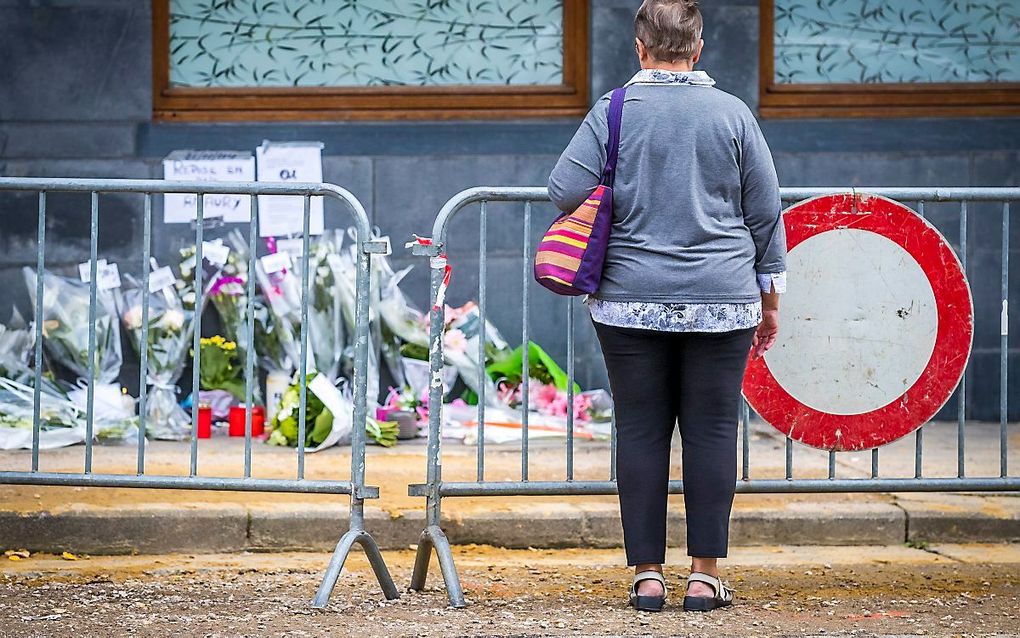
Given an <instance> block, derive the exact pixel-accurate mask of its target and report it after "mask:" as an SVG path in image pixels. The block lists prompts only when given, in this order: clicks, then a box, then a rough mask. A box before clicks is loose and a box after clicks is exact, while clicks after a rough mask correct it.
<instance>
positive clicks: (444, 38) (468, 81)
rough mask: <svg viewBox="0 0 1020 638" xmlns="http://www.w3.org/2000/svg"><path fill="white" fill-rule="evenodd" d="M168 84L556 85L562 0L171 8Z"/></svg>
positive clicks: (174, 3)
mask: <svg viewBox="0 0 1020 638" xmlns="http://www.w3.org/2000/svg"><path fill="white" fill-rule="evenodd" d="M170 83H171V84H172V85H174V86H191V87H286V86H302V87H312V86H331V87H347V86H387V85H417V86H435V85H479V84H483V85H499V84H502V85H557V84H562V83H563V2H562V0H171V3H170Z"/></svg>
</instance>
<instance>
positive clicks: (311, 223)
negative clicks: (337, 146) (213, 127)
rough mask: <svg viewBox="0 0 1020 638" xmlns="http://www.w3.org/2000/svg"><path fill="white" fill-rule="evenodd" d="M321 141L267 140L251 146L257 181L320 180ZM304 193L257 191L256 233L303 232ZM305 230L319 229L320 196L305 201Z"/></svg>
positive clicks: (319, 233)
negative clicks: (307, 203)
mask: <svg viewBox="0 0 1020 638" xmlns="http://www.w3.org/2000/svg"><path fill="white" fill-rule="evenodd" d="M322 148H323V144H322V143H321V142H269V141H264V142H262V145H261V146H259V147H258V148H257V149H255V161H256V165H257V168H258V181H260V182H315V183H319V182H322ZM304 210H305V203H304V197H301V196H298V195H259V236H260V237H279V236H287V235H301V234H303V233H304ZM308 230H309V232H310V234H312V235H321V234H322V231H323V203H322V197H312V198H311V200H310V202H309V219H308Z"/></svg>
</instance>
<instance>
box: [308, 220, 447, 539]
mask: <svg viewBox="0 0 1020 638" xmlns="http://www.w3.org/2000/svg"><path fill="white" fill-rule="evenodd" d="M306 201H307V200H306ZM366 234H367V233H366V232H363V231H362V230H360V229H359V231H358V239H357V242H358V272H357V276H356V278H355V300H354V306H355V312H354V316H355V317H356V318H357V319H360V322H359V321H357V320H356V321H355V327H354V331H355V338H354V425H353V426H352V427H351V486H352V489H351V492H352V494H351V529H355V530H364V529H365V499H364V496H363V494H362V493H361V490H362V488H363V487H364V485H365V437H366V433H365V426H366V424H367V422H368V348H369V345H370V342H371V336H370V334H369V309H368V301H369V295H370V294H371V293H372V290H371V285H372V284H371V281H372V279H371V277H372V262H371V258H370V257H369V255H368V253H367V252H366V251H365V241H366V240H367V237H366V236H365V235H366ZM441 392H442V387H440V397H439V405H442V403H443V399H442V394H441ZM430 405H431V404H430Z"/></svg>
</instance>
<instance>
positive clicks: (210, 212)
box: [163, 151, 255, 224]
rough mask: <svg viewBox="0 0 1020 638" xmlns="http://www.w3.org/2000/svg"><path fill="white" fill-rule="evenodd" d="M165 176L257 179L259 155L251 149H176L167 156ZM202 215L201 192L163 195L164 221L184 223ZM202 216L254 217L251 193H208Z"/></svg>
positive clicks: (191, 179) (185, 179)
mask: <svg viewBox="0 0 1020 638" xmlns="http://www.w3.org/2000/svg"><path fill="white" fill-rule="evenodd" d="M163 179H165V180H167V181H172V182H254V181H255V158H254V157H252V154H251V152H250V151H174V152H172V153H170V154H169V155H167V156H166V158H165V159H164V160H163ZM197 218H198V196H197V195H196V194H194V193H167V194H166V195H164V196H163V221H164V222H166V223H167V224H184V223H188V222H193V221H195V220H196V219H197ZM202 218H203V219H218V218H222V219H223V221H225V222H247V221H250V220H251V197H249V196H248V195H229V194H228V195H205V196H204V197H203V198H202Z"/></svg>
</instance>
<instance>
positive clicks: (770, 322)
mask: <svg viewBox="0 0 1020 638" xmlns="http://www.w3.org/2000/svg"><path fill="white" fill-rule="evenodd" d="M778 334H779V310H763V311H762V317H761V323H759V324H758V328H756V329H755V331H754V339H753V340H752V341H751V358H752V359H760V358H761V357H762V355H764V354H765V353H766V352H767V351H768V349H769V348H771V347H772V345H773V344H774V343H775V342H776V335H778Z"/></svg>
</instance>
